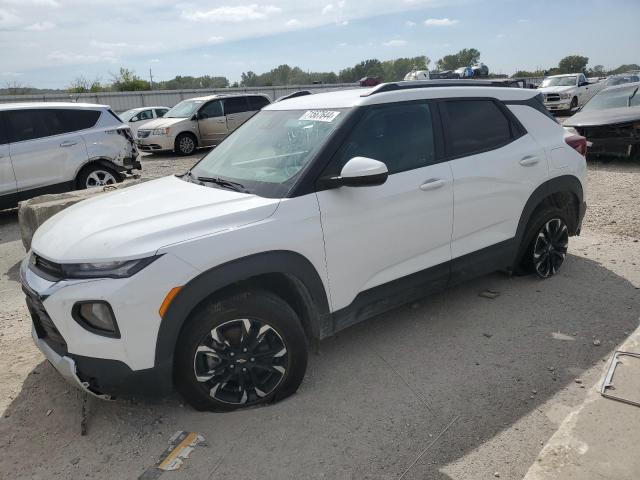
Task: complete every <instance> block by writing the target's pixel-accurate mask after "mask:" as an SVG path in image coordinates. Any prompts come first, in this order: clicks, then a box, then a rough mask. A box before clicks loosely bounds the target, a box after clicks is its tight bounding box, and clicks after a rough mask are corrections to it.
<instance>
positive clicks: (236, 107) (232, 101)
mask: <svg viewBox="0 0 640 480" xmlns="http://www.w3.org/2000/svg"><path fill="white" fill-rule="evenodd" d="M223 101H224V114H225V115H233V114H234V113H242V112H248V111H249V110H250V109H249V103H248V102H247V97H229V98H225V99H224V100H223Z"/></svg>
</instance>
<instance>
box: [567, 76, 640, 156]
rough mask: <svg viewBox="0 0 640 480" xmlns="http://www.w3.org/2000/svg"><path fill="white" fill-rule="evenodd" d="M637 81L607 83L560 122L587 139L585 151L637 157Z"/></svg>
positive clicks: (639, 153) (639, 140) (639, 109)
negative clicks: (581, 106) (610, 84)
mask: <svg viewBox="0 0 640 480" xmlns="http://www.w3.org/2000/svg"><path fill="white" fill-rule="evenodd" d="M639 87H640V82H635V83H624V84H622V85H617V86H615V87H608V88H605V89H604V90H602V91H600V92H599V93H598V94H597V95H596V96H595V97H593V98H592V99H591V100H590V101H589V102H588V103H587V104H586V105H585V106H584V107H583V108H582V110H580V111H579V112H578V113H576V114H575V115H574V116H572V117H571V118H569V119H567V120H566V121H565V122H564V126H565V128H567V130H568V132H569V133H570V134H578V135H582V136H584V137H586V138H587V140H588V141H589V142H591V146H590V147H589V155H590V156H591V155H593V156H596V157H599V156H600V155H603V154H604V155H607V156H615V157H624V158H632V159H638V160H640V94H638V89H639Z"/></svg>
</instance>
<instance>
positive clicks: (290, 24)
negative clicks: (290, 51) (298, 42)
mask: <svg viewBox="0 0 640 480" xmlns="http://www.w3.org/2000/svg"><path fill="white" fill-rule="evenodd" d="M285 25H286V26H287V27H292V28H293V27H301V26H302V25H304V23H302V22H301V21H300V20H298V19H296V18H292V19H291V20H287V23H285Z"/></svg>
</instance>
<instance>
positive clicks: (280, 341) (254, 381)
mask: <svg viewBox="0 0 640 480" xmlns="http://www.w3.org/2000/svg"><path fill="white" fill-rule="evenodd" d="M307 354H308V353H307V340H306V337H305V334H304V330H303V329H302V325H301V324H300V321H299V319H298V317H297V315H296V313H295V312H294V311H293V309H292V308H291V307H290V306H289V304H287V303H286V302H285V301H284V300H282V299H281V298H280V297H277V296H275V295H273V294H271V293H269V292H261V291H258V292H255V291H253V292H245V293H241V294H237V295H235V296H231V297H228V298H226V299H223V300H220V301H217V302H212V303H209V304H206V305H204V306H203V307H200V308H199V309H198V310H196V311H195V312H194V313H193V314H192V315H191V317H190V318H189V319H188V321H187V324H186V326H185V328H184V330H183V332H182V333H181V335H180V338H179V340H178V346H177V349H176V361H175V365H174V379H175V383H176V387H177V388H178V390H179V391H180V393H181V394H182V395H183V396H184V397H185V399H186V400H187V401H188V402H189V403H190V404H191V405H192V406H193V407H194V408H196V409H198V410H210V411H230V410H236V409H239V408H244V407H249V406H254V405H259V404H265V403H270V402H273V401H275V400H280V399H282V398H285V397H287V396H289V395H291V394H293V393H294V392H295V391H296V390H297V389H298V386H299V385H300V383H301V382H302V379H303V377H304V374H305V371H306V367H307Z"/></svg>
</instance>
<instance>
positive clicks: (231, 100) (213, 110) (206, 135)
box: [137, 93, 271, 155]
mask: <svg viewBox="0 0 640 480" xmlns="http://www.w3.org/2000/svg"><path fill="white" fill-rule="evenodd" d="M270 103H271V100H270V99H269V97H267V96H266V95H263V94H261V93H256V94H251V95H209V96H206V97H196V98H190V99H188V100H183V101H182V102H180V103H178V104H177V105H176V106H175V107H173V108H172V109H171V110H169V111H168V112H167V113H166V114H165V115H164V117H162V118H158V119H156V120H152V121H150V122H149V123H147V124H145V125H144V126H143V127H142V128H140V129H138V135H137V141H138V148H139V149H140V150H142V151H143V152H152V153H154V152H166V151H173V152H176V153H178V154H180V155H191V154H193V153H194V152H195V151H196V149H197V148H201V147H213V146H215V145H218V144H219V143H220V142H221V141H222V140H224V139H225V138H226V137H227V135H229V134H230V133H231V132H233V131H234V130H235V129H236V128H238V127H239V126H240V125H242V124H243V123H244V122H246V121H247V120H249V119H250V118H251V117H252V116H253V115H255V114H256V112H257V111H258V110H260V109H261V108H262V107H264V106H265V105H269V104H270Z"/></svg>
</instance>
